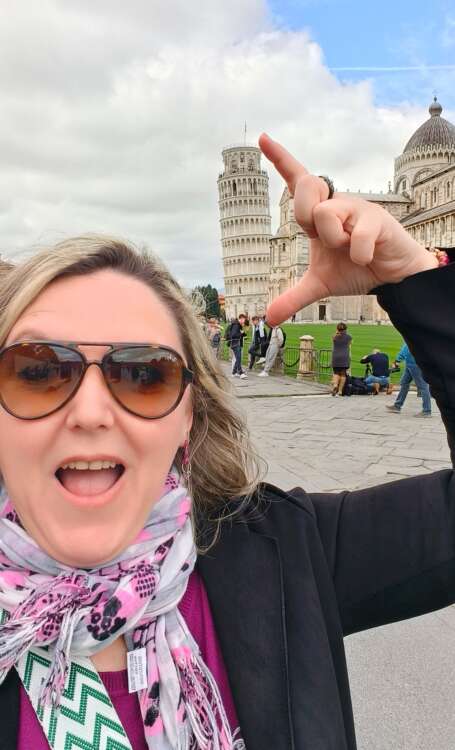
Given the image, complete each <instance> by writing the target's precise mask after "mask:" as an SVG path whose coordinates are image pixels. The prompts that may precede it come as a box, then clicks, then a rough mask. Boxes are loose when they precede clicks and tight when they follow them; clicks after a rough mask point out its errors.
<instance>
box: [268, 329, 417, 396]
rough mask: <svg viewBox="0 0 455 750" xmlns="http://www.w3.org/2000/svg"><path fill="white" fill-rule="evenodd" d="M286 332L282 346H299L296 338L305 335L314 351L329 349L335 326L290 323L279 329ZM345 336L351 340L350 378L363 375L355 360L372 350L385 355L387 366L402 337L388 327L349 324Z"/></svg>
mask: <svg viewBox="0 0 455 750" xmlns="http://www.w3.org/2000/svg"><path fill="white" fill-rule="evenodd" d="M282 327H283V328H284V330H285V331H286V346H299V337H300V336H303V335H305V334H310V336H314V348H315V349H331V348H332V337H333V336H334V334H335V330H336V324H335V323H333V324H330V323H327V324H319V325H318V324H317V323H294V324H288V325H284V326H282ZM348 333H349V334H350V335H351V336H352V349H351V372H352V374H353V375H363V374H364V371H365V367H364V365H361V364H360V362H359V360H360V359H361V358H362V357H363V356H364V355H365V354H370V352H371V351H372V350H373V349H380V350H381V351H382V352H385V353H386V354H388V355H389V358H390V362H392V361H393V359H394V357H395V356H396V354H397V353H398V351H399V349H400V347H401V344H402V337H401V334H400V333H399V332H398V331H397V329H396V328H394V327H393V326H390V325H382V326H378V325H366V324H363V325H359V324H358V323H356V324H349V325H348ZM399 379H400V375H399V373H397V374H395V375H393V376H392V382H398V380H399Z"/></svg>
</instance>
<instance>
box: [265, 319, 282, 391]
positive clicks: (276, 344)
mask: <svg viewBox="0 0 455 750" xmlns="http://www.w3.org/2000/svg"><path fill="white" fill-rule="evenodd" d="M284 341H285V339H284V333H283V329H282V328H280V326H275V327H274V328H271V329H270V331H269V345H268V347H267V353H266V355H265V364H264V369H263V370H262V372H260V373H259V377H260V378H267V377H268V376H269V372H270V370H271V369H272V367H273V365H274V364H275V360H276V358H277V356H278V352H279V351H280V349H281V348H282V347H283V346H284Z"/></svg>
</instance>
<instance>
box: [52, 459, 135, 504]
mask: <svg viewBox="0 0 455 750" xmlns="http://www.w3.org/2000/svg"><path fill="white" fill-rule="evenodd" d="M124 472H125V467H124V465H123V464H115V463H114V462H111V461H91V462H85V461H76V462H74V463H70V464H67V465H65V466H61V467H60V468H59V469H57V471H56V472H55V476H56V478H57V479H58V481H59V482H60V484H61V485H62V486H63V487H64V488H65V490H67V492H71V494H72V495H78V496H79V497H92V496H96V495H102V494H104V493H105V492H108V491H109V490H110V489H111V488H112V487H113V486H114V485H115V484H116V483H117V482H118V480H119V479H120V477H121V476H122V475H123V474H124Z"/></svg>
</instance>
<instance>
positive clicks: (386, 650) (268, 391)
mask: <svg viewBox="0 0 455 750" xmlns="http://www.w3.org/2000/svg"><path fill="white" fill-rule="evenodd" d="M224 366H225V367H226V368H227V366H226V365H224ZM232 380H233V384H234V388H235V393H236V395H237V396H238V397H239V401H238V403H239V406H240V408H241V410H242V411H244V413H245V414H246V416H247V419H248V424H249V427H250V430H251V433H252V436H253V440H254V443H255V445H256V447H257V450H258V452H259V454H260V455H261V456H262V457H264V458H265V459H266V460H267V463H268V470H267V479H268V481H270V482H272V483H273V484H276V485H278V486H279V487H282V488H283V489H289V488H291V487H294V486H296V485H301V486H303V487H304V488H305V489H306V490H308V491H335V492H336V491H338V490H344V489H354V488H358V487H366V486H368V485H371V484H379V483H381V482H388V481H391V480H393V479H399V478H401V477H408V476H414V475H416V474H425V473H428V472H431V471H435V470H438V469H441V468H447V467H448V466H450V459H449V451H448V448H447V443H446V438H445V430H444V427H443V424H442V421H441V418H440V416H439V413H438V411H437V409H436V407H435V405H434V404H433V407H434V412H433V417H432V418H431V419H416V418H415V417H414V415H415V414H416V413H417V412H418V411H419V410H420V408H421V401H420V399H418V398H417V396H416V394H415V393H410V394H409V396H408V399H407V401H406V403H405V406H404V409H403V411H402V413H401V414H399V415H395V414H388V413H387V411H386V409H385V405H386V404H390V403H393V396H385V395H382V394H381V395H379V396H377V397H373V396H352V397H351V398H332V397H331V396H330V395H327V390H328V388H327V387H326V386H320V385H318V384H313V383H298V382H296V381H294V380H292V379H290V378H284V377H277V376H271V377H269V378H258V377H257V375H256V374H255V373H253V374H251V375H250V376H249V377H248V379H246V380H239V379H238V378H233V379H232ZM345 645H346V652H347V658H348V666H349V672H350V680H351V690H352V698H353V705H354V715H355V720H356V728H357V740H358V747H359V750H453V748H454V747H455V709H454V704H455V607H449V608H447V609H445V610H441V611H440V612H437V613H434V614H430V615H426V616H424V617H419V618H416V619H414V620H408V621H407V622H404V623H396V624H393V625H388V626H386V627H382V628H376V629H374V630H370V631H366V632H364V633H361V634H359V635H355V636H350V637H349V638H347V639H346V641H345Z"/></svg>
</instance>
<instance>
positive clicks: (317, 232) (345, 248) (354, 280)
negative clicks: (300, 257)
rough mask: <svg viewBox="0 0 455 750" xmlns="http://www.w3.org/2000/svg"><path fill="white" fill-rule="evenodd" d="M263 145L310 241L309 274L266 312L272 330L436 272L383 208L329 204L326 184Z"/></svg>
mask: <svg viewBox="0 0 455 750" xmlns="http://www.w3.org/2000/svg"><path fill="white" fill-rule="evenodd" d="M259 146H260V148H261V150H262V153H263V154H264V155H265V156H266V157H267V158H268V159H270V161H271V162H272V163H273V164H274V166H275V168H276V169H277V170H278V172H279V173H280V174H281V176H282V177H283V178H284V179H285V181H286V183H287V186H288V188H289V192H290V194H291V195H292V196H294V213H295V219H296V221H297V222H298V223H299V224H300V226H301V227H302V228H303V229H304V230H305V231H306V233H307V234H308V236H309V237H310V238H311V243H310V264H309V268H308V270H307V271H306V272H305V273H304V274H303V276H302V278H301V279H300V281H299V283H298V284H297V286H295V287H293V288H291V289H289V290H288V291H286V292H284V294H282V295H280V297H277V299H276V300H274V301H273V302H272V303H271V304H270V305H269V307H268V308H267V321H268V322H269V323H270V324H271V325H278V323H281V322H282V321H283V320H286V319H287V318H289V317H290V316H291V315H293V314H294V313H295V312H297V311H298V310H300V309H301V308H302V307H306V305H309V304H311V303H312V302H316V301H317V300H319V299H323V298H324V297H328V296H339V295H345V294H346V295H350V294H366V293H367V292H369V291H370V290H371V289H373V288H374V287H375V286H378V285H380V284H385V283H396V282H399V281H402V280H403V279H405V278H406V277H407V276H412V274H415V273H418V272H419V271H425V270H428V269H430V268H436V267H437V265H438V262H437V260H436V258H435V256H434V255H433V254H432V253H429V252H428V251H427V250H426V249H425V248H424V247H423V246H422V245H419V244H418V243H417V242H416V241H415V240H413V239H412V237H411V236H410V235H409V234H408V233H407V232H406V230H405V229H404V228H403V227H402V226H401V224H399V223H398V222H397V221H396V220H395V219H394V218H393V217H392V216H391V215H390V214H389V213H387V211H385V210H384V209H383V208H381V207H380V206H377V205H375V204H374V203H369V202H368V201H364V200H362V199H361V198H355V197H352V198H351V197H346V196H343V197H338V196H337V194H336V193H335V196H334V197H333V198H331V199H330V200H327V198H328V194H329V189H328V187H327V184H326V183H325V181H324V180H321V178H320V177H316V176H314V175H311V174H309V173H308V172H307V170H306V169H305V167H304V166H303V165H302V164H300V162H298V161H297V159H295V158H294V157H293V156H292V155H291V154H290V153H289V152H288V151H286V149H285V148H283V146H281V145H280V144H279V143H277V142H276V141H272V139H271V138H269V137H268V136H267V135H265V134H263V135H261V137H260V138H259Z"/></svg>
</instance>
